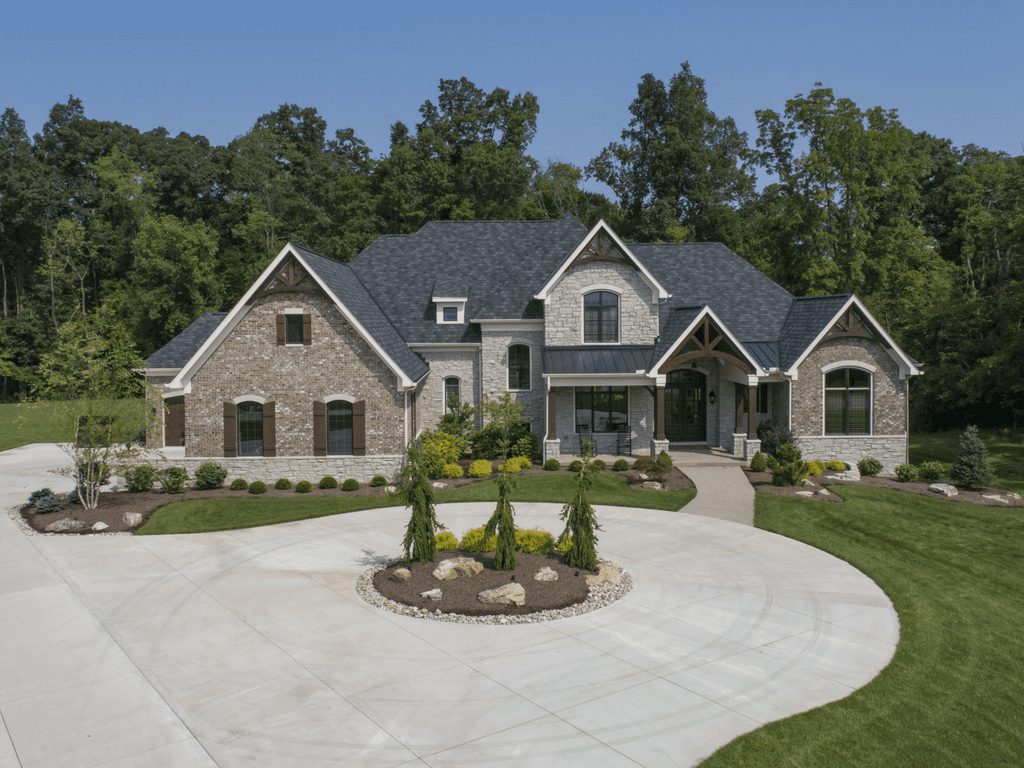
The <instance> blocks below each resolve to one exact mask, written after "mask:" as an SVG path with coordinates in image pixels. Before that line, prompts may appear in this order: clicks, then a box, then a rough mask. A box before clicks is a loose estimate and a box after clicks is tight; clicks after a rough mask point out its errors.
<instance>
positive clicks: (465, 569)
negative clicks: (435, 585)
mask: <svg viewBox="0 0 1024 768" xmlns="http://www.w3.org/2000/svg"><path fill="white" fill-rule="evenodd" d="M483 569H484V565H483V563H478V562H477V561H476V560H474V559H473V558H472V557H449V558H447V559H446V560H442V561H441V562H440V563H438V564H437V567H436V568H435V569H434V578H435V579H437V580H438V581H448V580H449V579H457V578H459V576H476V574H478V573H480V572H481V571H482V570H483Z"/></svg>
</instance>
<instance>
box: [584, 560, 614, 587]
mask: <svg viewBox="0 0 1024 768" xmlns="http://www.w3.org/2000/svg"><path fill="white" fill-rule="evenodd" d="M621 577H622V571H621V570H619V567H618V566H617V565H614V564H613V563H609V562H607V561H606V560H602V561H600V562H599V563H598V564H597V573H592V574H590V575H588V576H587V586H588V587H596V586H597V585H598V584H618V582H619V579H620V578H621Z"/></svg>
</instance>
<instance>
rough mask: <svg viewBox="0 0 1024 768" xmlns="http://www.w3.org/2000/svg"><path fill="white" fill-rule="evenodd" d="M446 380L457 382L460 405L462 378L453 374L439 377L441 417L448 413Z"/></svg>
mask: <svg viewBox="0 0 1024 768" xmlns="http://www.w3.org/2000/svg"><path fill="white" fill-rule="evenodd" d="M448 379H455V380H456V381H457V382H459V404H460V405H461V403H462V377H461V376H456V375H455V374H448V375H446V376H442V377H441V415H442V416H444V415H445V414H447V413H448V397H447V395H446V394H445V393H446V391H447V389H448Z"/></svg>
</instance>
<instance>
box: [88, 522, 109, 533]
mask: <svg viewBox="0 0 1024 768" xmlns="http://www.w3.org/2000/svg"><path fill="white" fill-rule="evenodd" d="M109 527H110V526H109V525H107V524H106V523H104V522H103V521H102V520H100V521H98V522H95V523H93V524H92V529H93V530H94V531H105V530H107V528H109Z"/></svg>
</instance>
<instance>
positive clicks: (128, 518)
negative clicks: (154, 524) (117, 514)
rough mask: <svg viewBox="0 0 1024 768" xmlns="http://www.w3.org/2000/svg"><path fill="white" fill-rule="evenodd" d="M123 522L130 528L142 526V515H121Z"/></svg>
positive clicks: (138, 513)
mask: <svg viewBox="0 0 1024 768" xmlns="http://www.w3.org/2000/svg"><path fill="white" fill-rule="evenodd" d="M121 522H123V523H124V524H125V525H127V526H128V527H129V528H134V527H135V526H137V525H142V513H141V512H125V513H124V514H123V515H121Z"/></svg>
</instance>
